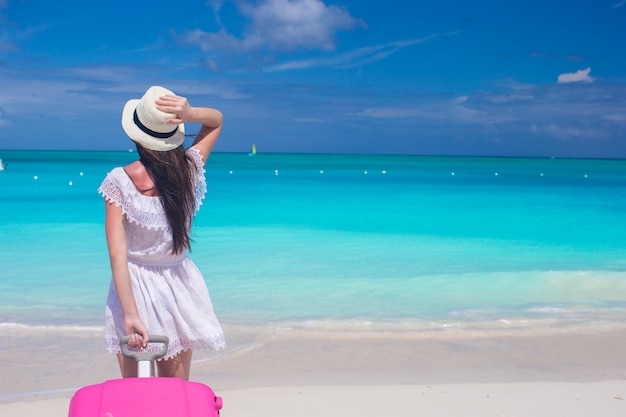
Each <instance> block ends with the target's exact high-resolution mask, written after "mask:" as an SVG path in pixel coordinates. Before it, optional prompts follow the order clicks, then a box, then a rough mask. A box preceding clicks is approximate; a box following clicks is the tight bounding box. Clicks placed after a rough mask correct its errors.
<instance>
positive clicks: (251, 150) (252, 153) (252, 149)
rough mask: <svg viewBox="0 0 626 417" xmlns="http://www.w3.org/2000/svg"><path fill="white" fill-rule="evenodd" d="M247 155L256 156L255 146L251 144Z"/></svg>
mask: <svg viewBox="0 0 626 417" xmlns="http://www.w3.org/2000/svg"><path fill="white" fill-rule="evenodd" d="M248 155H250V156H253V155H256V145H255V144H254V143H253V144H252V148H251V149H250V153H249V154H248Z"/></svg>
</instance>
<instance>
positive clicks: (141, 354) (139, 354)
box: [120, 335, 170, 362]
mask: <svg viewBox="0 0 626 417" xmlns="http://www.w3.org/2000/svg"><path fill="white" fill-rule="evenodd" d="M130 338H131V336H122V337H121V338H120V349H121V350H122V355H124V356H126V357H128V358H133V359H135V360H136V361H137V362H139V361H150V362H151V361H153V360H155V359H159V358H162V357H163V356H165V354H166V353H167V348H168V346H169V343H170V339H169V338H168V337H167V336H159V335H150V336H148V343H161V347H160V349H158V350H153V349H149V350H130V349H129V348H128V342H129V340H130Z"/></svg>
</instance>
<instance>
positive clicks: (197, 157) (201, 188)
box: [187, 146, 207, 213]
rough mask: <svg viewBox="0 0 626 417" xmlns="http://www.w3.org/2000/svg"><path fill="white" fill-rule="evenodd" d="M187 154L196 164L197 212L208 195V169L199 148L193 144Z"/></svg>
mask: <svg viewBox="0 0 626 417" xmlns="http://www.w3.org/2000/svg"><path fill="white" fill-rule="evenodd" d="M187 154H188V155H189V156H191V159H192V160H193V162H194V163H195V164H196V168H197V174H196V178H194V181H195V184H196V193H195V197H196V198H195V212H194V213H197V212H198V210H200V206H201V205H202V200H204V197H205V196H206V191H207V187H206V170H205V169H204V161H202V154H201V153H200V151H199V150H198V149H197V148H194V147H193V146H192V147H191V148H189V149H187Z"/></svg>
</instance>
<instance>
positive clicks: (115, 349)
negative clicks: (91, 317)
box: [104, 332, 226, 360]
mask: <svg viewBox="0 0 626 417" xmlns="http://www.w3.org/2000/svg"><path fill="white" fill-rule="evenodd" d="M104 343H105V350H106V352H108V353H120V352H121V351H122V350H121V349H120V341H119V339H118V338H117V337H115V336H107V337H106V338H105V342H104ZM160 347H161V346H160V345H159V344H154V345H153V344H148V347H146V348H145V349H140V350H141V351H143V352H158V351H159V349H160ZM225 347H226V339H225V338H224V333H221V332H220V333H217V334H214V335H212V336H210V337H208V338H206V339H203V340H196V341H191V340H180V339H177V340H171V341H170V344H169V347H168V349H167V352H168V353H167V354H166V355H165V356H163V358H161V359H171V358H173V357H174V356H176V355H178V354H179V353H180V352H183V351H185V350H190V349H191V350H194V349H198V350H220V349H223V348H225ZM161 359H159V360H161Z"/></svg>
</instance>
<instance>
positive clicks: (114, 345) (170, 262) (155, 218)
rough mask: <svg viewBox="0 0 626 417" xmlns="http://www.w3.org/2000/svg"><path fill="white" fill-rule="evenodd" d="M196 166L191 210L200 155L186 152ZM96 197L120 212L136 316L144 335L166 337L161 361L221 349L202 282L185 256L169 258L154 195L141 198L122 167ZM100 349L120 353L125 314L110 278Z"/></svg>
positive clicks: (201, 187)
mask: <svg viewBox="0 0 626 417" xmlns="http://www.w3.org/2000/svg"><path fill="white" fill-rule="evenodd" d="M187 154H188V155H190V156H191V157H192V159H193V161H194V162H195V164H196V166H197V167H198V170H197V171H198V174H197V177H196V178H195V183H196V192H195V206H196V211H197V210H198V209H199V208H200V205H201V204H202V200H203V199H204V196H205V194H206V179H205V176H204V172H205V171H204V164H203V161H202V155H200V152H199V151H198V150H197V149H196V148H194V147H191V148H189V149H188V150H187ZM98 192H99V193H100V194H102V196H103V197H104V198H105V200H107V201H110V202H113V203H115V205H117V206H118V207H121V208H122V212H123V214H124V226H125V229H126V241H127V245H128V271H129V273H130V278H131V283H132V287H133V293H134V296H135V301H136V303H137V309H138V311H139V317H140V318H141V320H142V321H143V323H144V324H145V326H146V328H147V330H148V333H149V334H154V335H157V334H158V335H165V336H167V337H168V338H169V348H168V351H167V354H166V355H165V357H164V358H165V359H169V358H172V357H174V356H176V355H177V354H179V353H180V352H182V351H184V350H189V349H194V350H197V349H213V350H218V349H221V348H223V347H225V346H226V342H225V339H224V333H223V331H222V328H221V326H220V324H219V322H218V320H217V317H216V316H215V313H214V312H213V305H212V303H211V298H210V296H209V291H208V289H207V286H206V283H205V281H204V278H203V277H202V274H201V273H200V271H199V270H198V268H197V267H196V265H195V264H194V263H193V262H192V261H191V259H189V258H188V257H187V254H186V253H185V252H183V253H179V254H173V252H172V247H173V241H172V233H171V229H170V227H169V223H168V221H167V217H166V215H165V211H164V209H163V206H162V204H161V199H160V197H158V196H145V195H142V194H141V193H140V192H139V191H138V190H137V188H136V187H135V184H134V183H133V182H132V180H131V179H130V177H129V176H128V174H126V172H125V171H124V169H123V168H121V167H118V168H115V169H113V170H112V171H111V172H110V173H109V174H108V175H107V176H106V178H105V179H104V181H103V182H102V184H101V185H100V187H99V188H98ZM105 318H106V330H105V345H106V346H105V349H106V351H107V352H112V353H117V352H120V346H119V338H120V337H121V336H123V335H124V333H125V330H124V314H123V312H122V308H121V306H120V302H119V298H118V296H117V292H116V290H115V285H114V283H113V279H111V284H110V286H109V294H108V297H107V302H106V309H105Z"/></svg>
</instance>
